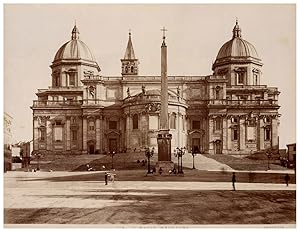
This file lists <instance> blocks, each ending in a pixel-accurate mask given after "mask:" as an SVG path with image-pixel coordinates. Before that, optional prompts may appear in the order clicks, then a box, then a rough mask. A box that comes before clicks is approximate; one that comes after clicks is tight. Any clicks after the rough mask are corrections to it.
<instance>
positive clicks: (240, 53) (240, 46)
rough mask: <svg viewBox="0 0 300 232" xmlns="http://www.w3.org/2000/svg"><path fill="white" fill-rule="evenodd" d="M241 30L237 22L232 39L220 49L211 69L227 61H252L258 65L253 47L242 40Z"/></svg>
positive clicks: (258, 59)
mask: <svg viewBox="0 0 300 232" xmlns="http://www.w3.org/2000/svg"><path fill="white" fill-rule="evenodd" d="M241 31H242V30H241V29H240V27H239V24H238V22H236V25H235V26H234V28H233V31H232V32H233V36H232V39H231V40H229V41H227V42H226V43H225V44H223V46H222V47H221V48H220V50H219V52H218V55H217V58H216V61H215V63H214V64H213V68H215V67H216V66H219V65H222V64H224V63H226V62H229V61H236V60H238V61H254V62H258V63H260V61H261V59H260V58H259V55H258V53H257V51H256V49H255V47H254V46H253V45H252V44H251V43H249V42H248V41H246V40H244V39H242V35H241Z"/></svg>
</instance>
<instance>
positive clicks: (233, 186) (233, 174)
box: [232, 172, 236, 191]
mask: <svg viewBox="0 0 300 232" xmlns="http://www.w3.org/2000/svg"><path fill="white" fill-rule="evenodd" d="M235 182H236V178H235V172H233V173H232V188H233V191H235Z"/></svg>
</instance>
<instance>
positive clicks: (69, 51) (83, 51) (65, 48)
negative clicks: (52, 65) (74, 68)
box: [53, 25, 96, 63]
mask: <svg viewBox="0 0 300 232" xmlns="http://www.w3.org/2000/svg"><path fill="white" fill-rule="evenodd" d="M74 59H75V60H79V59H82V60H86V61H91V62H93V63H94V62H96V61H95V58H94V56H93V54H92V52H91V51H90V49H89V48H88V46H87V45H86V44H85V43H84V42H82V41H81V40H79V31H78V28H77V27H76V25H75V26H74V28H73V30H72V39H71V40H70V41H68V42H66V43H65V44H64V45H62V46H61V47H60V48H59V49H58V51H57V52H56V54H55V57H54V61H53V62H55V61H59V60H74Z"/></svg>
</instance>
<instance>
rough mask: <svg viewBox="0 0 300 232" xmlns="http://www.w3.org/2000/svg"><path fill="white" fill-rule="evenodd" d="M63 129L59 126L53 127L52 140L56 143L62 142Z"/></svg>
mask: <svg viewBox="0 0 300 232" xmlns="http://www.w3.org/2000/svg"><path fill="white" fill-rule="evenodd" d="M62 132H63V129H62V127H60V126H57V127H54V140H55V141H56V142H61V141H62V135H63V133H62Z"/></svg>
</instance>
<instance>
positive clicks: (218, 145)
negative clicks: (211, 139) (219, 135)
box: [215, 139, 222, 154]
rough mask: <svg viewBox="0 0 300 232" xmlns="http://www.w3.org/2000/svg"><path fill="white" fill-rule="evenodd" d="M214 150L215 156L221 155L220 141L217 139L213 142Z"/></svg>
mask: <svg viewBox="0 0 300 232" xmlns="http://www.w3.org/2000/svg"><path fill="white" fill-rule="evenodd" d="M215 149H216V154H222V141H221V140H220V139H217V140H216V141H215Z"/></svg>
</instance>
